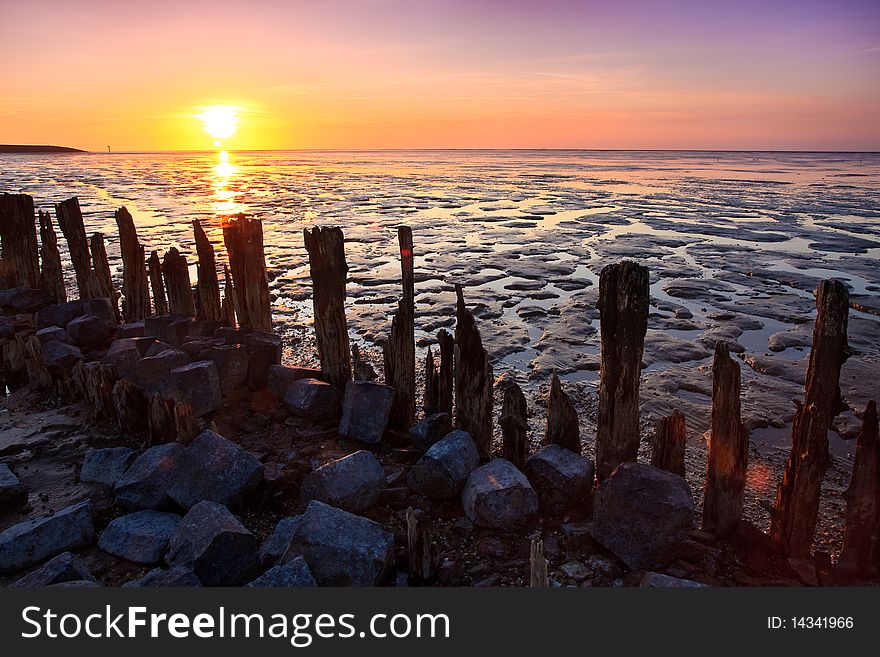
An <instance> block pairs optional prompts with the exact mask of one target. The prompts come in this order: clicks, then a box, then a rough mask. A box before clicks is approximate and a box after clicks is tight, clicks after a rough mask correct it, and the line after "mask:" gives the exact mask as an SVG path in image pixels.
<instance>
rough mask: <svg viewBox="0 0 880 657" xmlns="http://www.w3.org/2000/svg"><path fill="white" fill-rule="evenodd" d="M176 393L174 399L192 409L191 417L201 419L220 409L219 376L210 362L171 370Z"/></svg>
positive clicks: (191, 364) (203, 361)
mask: <svg viewBox="0 0 880 657" xmlns="http://www.w3.org/2000/svg"><path fill="white" fill-rule="evenodd" d="M171 380H172V381H173V384H174V387H175V389H176V391H177V394H176V397H175V399H176V400H177V401H179V402H185V403H187V404H189V405H190V406H191V407H192V411H193V415H195V416H196V417H202V416H203V415H207V414H208V413H213V412H214V411H216V410H217V409H218V408H220V402H221V397H220V376H219V375H218V373H217V366H216V365H215V364H214V363H213V362H212V361H210V360H200V361H196V362H195V363H190V364H189V365H184V366H183V367H178V368H177V369H173V370H171Z"/></svg>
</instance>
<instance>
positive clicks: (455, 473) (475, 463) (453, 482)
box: [407, 431, 480, 499]
mask: <svg viewBox="0 0 880 657" xmlns="http://www.w3.org/2000/svg"><path fill="white" fill-rule="evenodd" d="M479 465H480V455H479V453H478V452H477V446H476V445H475V444H474V439H473V438H472V437H471V435H470V434H469V433H468V432H466V431H453V432H452V433H450V434H447V435H446V437H444V438H443V439H441V440H439V441H437V442H436V443H434V444H433V445H432V446H431V448H430V449H429V450H428V451H427V452H425V454H424V456H422V458H420V459H419V460H418V462H417V463H416V464H415V465H414V466H413V467H412V469H411V470H410V471H409V475H408V476H407V484H408V485H409V487H410V488H411V489H412V490H413V491H414V492H416V493H418V494H420V495H424V496H426V497H431V498H435V499H441V498H447V497H455V496H456V495H458V494H459V493H461V491H462V488H464V484H465V482H466V481H467V478H468V475H469V474H470V473H471V472H473V471H474V470H476V469H477V467H479Z"/></svg>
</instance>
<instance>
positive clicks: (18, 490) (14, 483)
mask: <svg viewBox="0 0 880 657" xmlns="http://www.w3.org/2000/svg"><path fill="white" fill-rule="evenodd" d="M23 504H27V490H25V487H24V484H22V483H21V481H19V479H18V477H16V476H15V473H13V472H12V470H10V469H9V466H8V465H6V464H5V463H0V508H2V507H16V506H21V505H23Z"/></svg>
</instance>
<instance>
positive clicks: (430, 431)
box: [409, 413, 452, 452]
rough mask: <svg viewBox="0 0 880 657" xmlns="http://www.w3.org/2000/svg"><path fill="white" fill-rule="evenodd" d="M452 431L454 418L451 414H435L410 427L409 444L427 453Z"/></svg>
mask: <svg viewBox="0 0 880 657" xmlns="http://www.w3.org/2000/svg"><path fill="white" fill-rule="evenodd" d="M450 431H452V418H451V417H450V415H449V413H434V414H433V415H429V416H428V417H426V418H425V419H424V420H422V421H421V422H418V423H416V424H414V425H413V426H412V427H410V429H409V442H410V444H411V445H412V446H413V447H414V448H415V449H417V450H419V451H420V452H426V451H428V449H430V447H431V445H433V444H434V443H436V442H437V441H438V440H440V439H441V438H443V436H445V435H446V434H448V433H449V432H450Z"/></svg>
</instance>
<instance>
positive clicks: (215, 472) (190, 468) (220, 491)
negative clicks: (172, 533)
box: [167, 430, 263, 509]
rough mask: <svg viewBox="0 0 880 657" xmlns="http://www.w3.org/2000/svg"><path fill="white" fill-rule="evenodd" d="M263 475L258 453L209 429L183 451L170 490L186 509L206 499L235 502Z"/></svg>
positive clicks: (173, 496) (230, 504) (232, 504)
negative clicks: (252, 452)
mask: <svg viewBox="0 0 880 657" xmlns="http://www.w3.org/2000/svg"><path fill="white" fill-rule="evenodd" d="M262 479H263V465H262V464H261V463H260V461H259V459H257V457H255V456H254V455H253V454H251V453H250V452H248V451H246V450H244V449H242V448H241V447H239V446H238V445H236V444H235V443H233V442H231V441H229V440H226V438H224V437H223V436H221V435H219V434H217V433H214V432H213V431H210V430H208V431H203V432H202V433H200V434H199V435H198V436H196V437H195V438H194V439H193V441H192V442H191V443H190V444H189V446H187V447H186V449H184V450H183V452H182V453H181V454H180V456H179V458H178V464H177V468H176V469H175V474H174V475H173V476H172V477H171V480H170V484H169V486H168V488H167V492H168V496H169V497H170V498H171V499H173V500H174V501H175V502H177V504H179V505H180V506H181V507H183V508H184V509H190V508H192V507H193V506H195V505H196V504H198V503H199V502H202V501H205V500H207V501H211V502H218V503H220V504H224V505H226V506H235V505H237V504H238V503H239V502H240V501H241V499H242V498H243V497H244V495H245V494H246V493H248V492H250V491H252V490H253V489H254V488H256V487H257V485H258V484H259V483H260V481H262Z"/></svg>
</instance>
